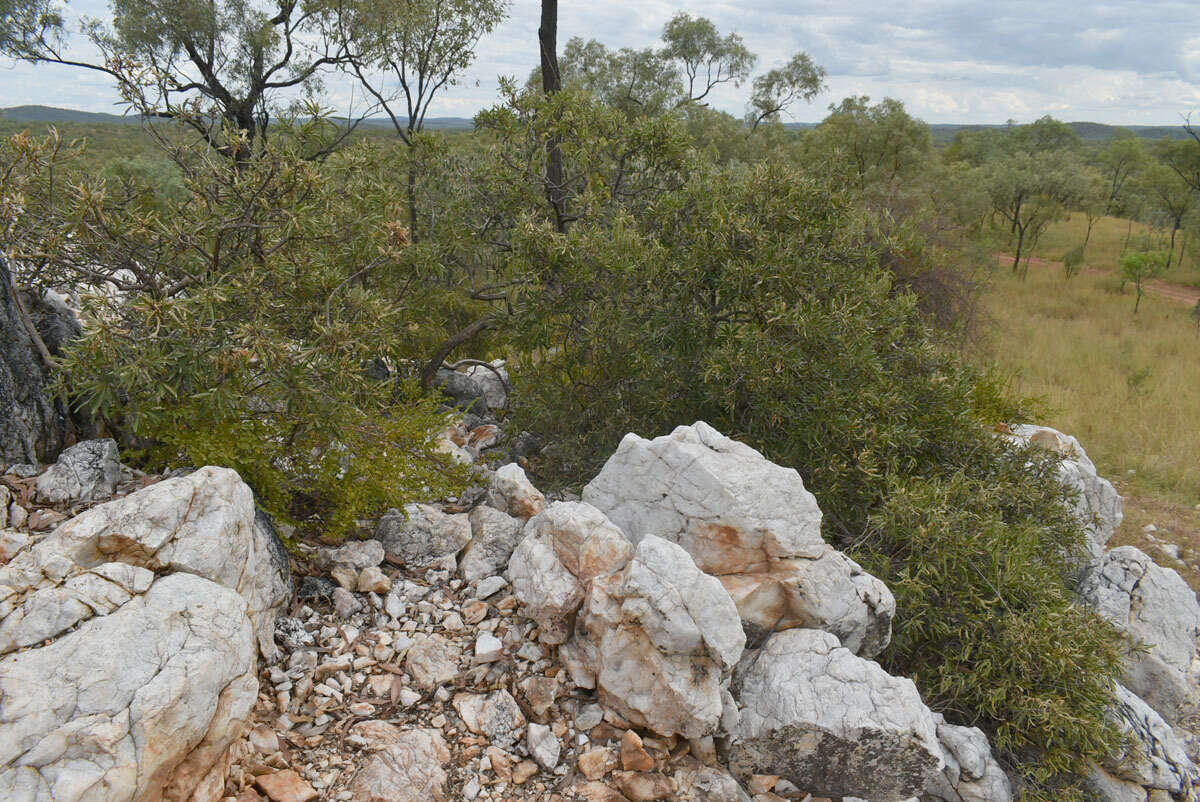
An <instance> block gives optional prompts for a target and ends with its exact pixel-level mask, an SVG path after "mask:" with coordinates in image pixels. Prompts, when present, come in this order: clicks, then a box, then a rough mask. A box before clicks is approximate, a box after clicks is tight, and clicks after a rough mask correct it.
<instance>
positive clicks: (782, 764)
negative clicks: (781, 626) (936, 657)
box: [729, 629, 944, 802]
mask: <svg viewBox="0 0 1200 802" xmlns="http://www.w3.org/2000/svg"><path fill="white" fill-rule="evenodd" d="M734 689H735V695H736V697H737V700H738V704H739V707H740V710H741V719H740V721H739V723H738V725H737V727H736V729H735V730H734V731H733V733H732V736H731V738H730V744H729V758H730V766H731V768H732V769H733V770H734V772H735V773H737V774H741V775H742V776H743V777H749V776H750V775H754V774H773V775H778V776H780V777H783V778H784V779H786V780H788V781H789V782H791V783H793V784H794V785H796V786H798V787H801V788H804V789H805V790H807V791H810V792H812V793H813V794H814V795H815V796H826V797H834V798H838V797H843V796H856V797H862V798H864V799H870V800H872V801H873V802H900V801H901V800H906V799H910V798H912V797H915V796H918V795H920V793H921V791H922V789H924V788H925V787H926V786H927V785H929V783H930V781H931V780H932V779H933V778H934V776H935V775H936V774H937V773H938V772H939V771H940V770H941V769H942V768H943V767H944V761H943V757H942V754H943V751H942V746H941V745H940V744H939V742H938V738H937V730H936V723H935V721H934V719H933V715H932V713H931V712H930V711H929V708H927V707H926V706H925V704H924V703H923V702H922V701H921V697H920V695H919V694H918V693H917V689H916V687H915V686H914V685H913V683H912V681H911V680H908V679H903V678H898V677H893V676H890V675H888V674H887V673H886V672H884V670H883V669H882V668H880V667H879V665H878V664H877V663H874V662H871V661H869V660H864V659H862V658H860V657H857V656H856V655H854V654H853V653H852V652H850V651H849V650H848V649H845V648H842V646H841V645H840V644H839V643H838V640H837V638H835V637H834V636H833V635H831V634H829V633H827V632H821V631H818V630H812V629H791V630H787V631H785V632H779V633H776V634H775V635H772V636H771V638H770V639H769V640H768V641H767V642H766V644H765V645H764V646H763V647H762V648H761V649H759V650H756V651H753V652H747V654H746V656H745V657H743V658H742V664H741V665H739V666H738V668H737V671H736V672H735V674H734Z"/></svg>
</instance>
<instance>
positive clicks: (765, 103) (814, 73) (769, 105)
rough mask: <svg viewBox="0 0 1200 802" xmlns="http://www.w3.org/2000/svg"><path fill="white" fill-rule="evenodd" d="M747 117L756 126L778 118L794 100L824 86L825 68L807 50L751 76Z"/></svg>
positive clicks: (812, 93) (809, 97)
mask: <svg viewBox="0 0 1200 802" xmlns="http://www.w3.org/2000/svg"><path fill="white" fill-rule="evenodd" d="M753 88H754V92H753V94H752V95H751V96H750V103H749V109H750V110H749V112H748V115H747V116H748V118H749V119H751V120H752V127H753V128H758V125H759V123H761V122H763V121H764V120H777V119H779V115H780V113H781V112H783V111H786V110H787V108H788V107H789V106H790V105H792V103H795V102H796V101H797V100H812V99H813V98H814V97H816V96H817V95H818V94H819V93H820V92H821V90H823V89H824V88H825V70H824V68H822V67H819V66H817V65H816V64H814V63H813V61H812V59H811V58H809V56H808V54H807V53H797V54H796V55H794V56H792V58H791V60H790V61H789V62H788V63H787V64H785V65H784V66H782V67H776V68H775V69H773V70H770V71H769V72H767V73H765V74H763V75H760V76H758V77H757V78H755V79H754V85H753Z"/></svg>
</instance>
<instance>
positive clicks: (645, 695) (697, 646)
mask: <svg viewBox="0 0 1200 802" xmlns="http://www.w3.org/2000/svg"><path fill="white" fill-rule="evenodd" d="M514 556H515V555H514ZM744 646H745V635H744V634H743V632H742V628H741V625H740V623H739V621H738V616H737V608H736V607H734V605H733V601H732V599H730V598H729V594H728V593H726V592H725V590H724V588H722V587H721V584H720V583H719V582H718V581H717V580H716V579H714V578H713V577H711V576H708V575H706V574H703V573H701V572H700V570H699V569H698V568H696V565H695V563H693V562H692V559H691V557H689V556H688V554H687V552H685V551H684V550H683V549H682V548H680V547H679V546H677V545H676V544H674V543H669V542H667V541H665V540H662V539H661V538H657V537H654V536H653V535H647V536H646V537H643V538H642V539H641V542H640V543H639V544H638V547H637V551H636V553H635V554H634V557H633V559H632V560H630V562H629V563H628V565H627V566H626V567H625V568H624V569H623V570H621V571H617V572H613V573H607V574H602V575H599V576H597V577H596V578H595V579H593V580H592V582H591V585H590V588H589V590H588V596H587V601H586V603H585V604H584V606H583V608H582V610H581V611H580V613H579V620H578V622H577V625H576V628H575V637H574V638H573V639H572V640H571V642H570V643H569V644H567V646H565V647H562V648H560V650H559V653H560V657H561V658H562V659H563V661H564V662H565V663H566V664H567V666H568V669H569V670H570V671H571V675H572V677H573V679H574V680H575V682H576V684H578V685H581V686H582V687H595V688H596V689H597V691H598V692H599V696H600V700H601V702H602V704H604V705H605V707H607V708H609V709H610V710H612V711H614V712H616V713H617V714H618V715H620V716H621V717H622V718H623V719H625V720H626V721H629V722H631V723H632V724H635V725H637V726H640V727H646V728H648V729H650V730H653V731H654V732H657V733H659V734H661V735H664V736H670V735H675V734H678V735H682V736H684V737H687V738H696V737H700V736H704V735H708V734H711V733H713V732H715V731H716V729H717V728H718V726H719V725H720V723H721V716H722V712H723V709H724V701H723V696H722V691H723V688H722V683H723V682H724V680H725V678H726V676H727V674H728V671H729V670H730V669H732V667H733V666H734V665H735V664H736V662H737V660H738V658H739V657H740V656H741V654H742V649H743V647H744Z"/></svg>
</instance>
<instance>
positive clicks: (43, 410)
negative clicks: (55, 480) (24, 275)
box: [0, 257, 70, 467]
mask: <svg viewBox="0 0 1200 802" xmlns="http://www.w3.org/2000/svg"><path fill="white" fill-rule="evenodd" d="M19 304H20V300H19V298H18V297H17V295H16V294H15V293H14V292H13V281H12V274H11V273H10V272H9V268H8V263H7V262H5V260H4V258H3V257H0V467H3V466H4V465H9V464H13V463H37V462H49V461H50V460H52V459H54V457H55V455H57V454H58V452H59V450H60V449H61V448H62V446H63V443H65V442H66V441H67V434H68V432H69V430H70V418H69V415H68V413H67V409H66V406H65V405H64V404H63V403H62V402H61V401H60V400H58V399H56V398H55V397H54V396H53V394H51V393H50V392H49V386H50V382H51V381H52V377H51V376H50V371H49V368H48V367H47V366H46V364H45V363H44V362H43V361H42V359H41V357H40V356H39V354H38V350H37V347H36V346H35V344H34V339H33V337H31V336H30V334H29V329H28V327H27V325H26V322H25V319H24V316H23V315H22V314H21V310H22V308H23V307H21V306H20V305H19ZM25 311H26V312H29V310H28V309H26V310H25ZM30 322H31V323H32V322H33V321H32V319H30ZM35 330H36V329H35Z"/></svg>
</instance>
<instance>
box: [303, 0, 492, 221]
mask: <svg viewBox="0 0 1200 802" xmlns="http://www.w3.org/2000/svg"><path fill="white" fill-rule="evenodd" d="M508 6H509V2H508V0H331V2H330V5H329V7H328V8H327V9H326V12H325V17H324V19H325V35H326V36H327V37H328V38H329V39H331V40H332V41H335V42H336V43H337V47H338V50H339V52H340V54H341V59H340V61H339V66H340V68H341V69H342V70H343V71H344V72H345V73H346V74H348V75H350V76H351V77H353V78H354V79H355V80H356V81H357V82H358V84H359V85H361V86H362V88H363V89H364V90H365V91H366V93H367V94H368V95H369V96H370V97H371V99H372V101H373V103H374V105H373V107H372V108H371V109H370V110H371V111H382V112H383V113H384V114H385V115H386V117H387V119H388V121H389V122H391V124H392V127H393V128H394V129H395V132H396V136H397V137H399V138H400V140H401V141H402V142H403V143H404V144H405V146H407V148H408V150H409V154H408V155H409V159H408V169H407V173H408V176H407V180H408V193H407V197H408V220H409V230H410V236H412V237H413V238H414V239H415V238H416V237H417V205H418V204H417V191H416V190H417V179H418V176H417V172H418V170H417V165H416V154H415V152H414V150H415V148H416V147H417V144H418V141H417V140H418V137H419V136H420V134H421V132H422V130H423V129H424V127H425V118H426V115H427V114H428V113H429V109H430V106H431V105H432V104H433V101H434V99H435V98H436V97H437V96H438V94H439V93H440V92H442V91H443V90H445V89H447V88H449V87H451V86H454V85H455V84H457V83H458V81H459V80H461V78H462V75H463V72H464V71H465V70H466V69H467V68H468V67H470V66H471V64H472V62H474V61H475V48H476V46H477V45H478V44H479V40H480V39H482V38H483V37H484V36H485V35H487V34H489V33H491V32H492V31H493V30H495V29H496V27H497V26H498V25H499V24H500V23H501V22H503V20H504V18H505V15H506V13H507V11H508Z"/></svg>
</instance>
